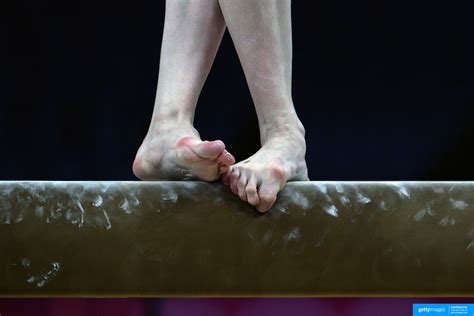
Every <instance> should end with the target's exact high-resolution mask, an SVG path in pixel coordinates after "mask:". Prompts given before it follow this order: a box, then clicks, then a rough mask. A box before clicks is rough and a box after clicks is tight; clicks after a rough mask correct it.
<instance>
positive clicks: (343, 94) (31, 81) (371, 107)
mask: <svg viewBox="0 0 474 316" xmlns="http://www.w3.org/2000/svg"><path fill="white" fill-rule="evenodd" d="M14 5H15V7H14V8H12V9H13V10H8V11H7V13H8V14H9V18H10V19H8V25H7V27H6V30H7V34H6V37H4V39H6V41H3V43H2V44H0V45H1V46H0V47H1V48H2V49H1V53H0V54H1V55H0V57H1V58H0V63H1V65H2V67H1V69H2V71H1V82H0V104H1V107H0V139H1V146H0V179H4V180H14V179H23V180H35V179H38V180H39V179H44V180H47V179H65V180H68V179H70V180H73V179H74V180H126V179H135V177H134V176H133V173H132V171H131V164H132V161H133V158H134V156H135V153H136V151H137V149H138V147H139V145H140V144H141V141H142V139H143V137H144V136H145V133H146V131H147V128H148V124H149V122H150V118H151V113H152V109H153V102H154V97H155V89H156V83H157V74H158V62H159V49H160V45H161V36H162V30H163V17H164V1H159V0H155V1H147V0H137V1H117V0H116V1H109V0H103V1H90V0H85V1H84V0H83V1H78V0H70V1H63V2H53V1H36V0H17V1H14ZM473 9H474V5H473V1H449V2H446V1H445V2H441V1H439V2H437V1H424V0H421V1H406V0H402V1H388V0H383V1H382V0H378V1H368V0H362V1H350V0H335V1H302V0H296V1H293V34H294V37H293V44H294V61H293V69H294V70H293V99H294V102H295V106H296V109H297V112H298V115H299V117H300V118H301V120H302V122H303V124H304V125H305V127H306V132H307V146H308V150H307V162H308V167H309V173H310V178H311V180H467V179H470V180H472V179H473V178H474V177H473V176H474V168H473V167H472V163H473V159H472V158H473V157H474V146H473V145H474V126H473V119H474V108H473V106H474V102H473V100H474V98H473V95H474V90H473V88H474V80H473V70H474V67H473V65H474V63H473V60H472V58H473V56H474V50H473V49H472V47H471V42H472V39H473V38H472V31H473V30H474V28H473V21H472V20H473V18H472V16H473V12H474V11H473ZM5 44H6V45H5ZM195 124H196V127H197V129H198V130H199V131H200V133H201V136H202V137H203V139H222V140H223V141H224V142H225V143H226V145H227V148H228V149H229V151H231V152H232V153H234V154H235V156H236V157H237V158H238V159H244V158H246V157H247V156H249V155H251V154H253V153H254V152H255V151H256V150H257V149H258V148H259V142H258V140H259V137H258V126H257V120H256V116H255V111H254V109H253V105H252V101H251V98H250V94H249V92H248V88H247V86H246V82H245V78H244V75H243V72H242V70H241V66H240V63H239V61H238V57H237V55H236V53H235V49H234V47H233V44H232V41H231V39H230V36H229V34H228V33H226V35H225V36H224V40H223V43H222V44H221V48H220V50H219V53H218V56H217V58H216V61H215V63H214V66H213V68H212V70H211V74H210V75H209V78H208V80H207V82H206V85H205V87H204V90H203V92H202V94H201V98H200V100H199V104H198V110H197V113H196V121H195Z"/></svg>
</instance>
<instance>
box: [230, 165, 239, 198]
mask: <svg viewBox="0 0 474 316" xmlns="http://www.w3.org/2000/svg"><path fill="white" fill-rule="evenodd" d="M239 176H240V173H239V171H238V170H236V169H234V170H232V173H231V174H230V190H231V191H232V193H234V194H238V193H239V191H238V189H237V180H238V179H239Z"/></svg>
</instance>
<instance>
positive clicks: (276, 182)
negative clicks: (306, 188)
mask: <svg viewBox="0 0 474 316" xmlns="http://www.w3.org/2000/svg"><path fill="white" fill-rule="evenodd" d="M305 153H306V144H305V140H304V128H303V127H302V125H301V126H300V127H297V128H296V127H295V128H294V129H291V130H290V131H286V132H275V133H273V134H272V135H271V136H270V137H267V138H266V140H265V141H264V142H263V146H262V148H261V149H260V150H259V151H257V152H256V153H255V154H254V155H252V156H251V157H249V158H248V159H245V160H244V161H241V162H239V163H237V164H235V165H233V166H231V167H230V169H229V171H228V172H227V173H225V174H224V175H222V181H223V182H224V184H226V185H229V184H230V188H231V190H232V192H233V193H234V194H236V195H238V196H239V197H240V198H241V199H242V200H244V201H248V203H250V204H251V205H254V206H256V208H257V210H258V211H260V212H266V211H268V209H270V207H272V205H273V204H274V203H275V201H276V198H277V194H278V192H280V191H281V190H282V189H283V188H284V186H285V184H286V182H287V181H308V180H309V178H308V169H307V167H306V161H305Z"/></svg>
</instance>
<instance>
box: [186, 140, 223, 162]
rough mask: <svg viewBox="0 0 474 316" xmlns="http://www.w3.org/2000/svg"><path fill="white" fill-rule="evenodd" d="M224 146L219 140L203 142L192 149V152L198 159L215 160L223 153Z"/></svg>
mask: <svg viewBox="0 0 474 316" xmlns="http://www.w3.org/2000/svg"><path fill="white" fill-rule="evenodd" d="M224 148H225V145H224V143H223V142H222V141H220V140H215V141H212V142H210V141H203V142H201V143H200V144H198V145H197V146H195V147H194V148H193V151H194V152H195V153H196V154H197V155H198V156H200V157H203V158H210V159H216V158H217V157H219V155H221V154H222V153H223V151H224Z"/></svg>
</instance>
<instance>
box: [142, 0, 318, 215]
mask: <svg viewBox="0 0 474 316" xmlns="http://www.w3.org/2000/svg"><path fill="white" fill-rule="evenodd" d="M226 27H227V28H228V29H229V33H230V35H231V37H232V40H233V42H234V45H235V47H236V50H237V53H238V56H239V59H240V62H241V64H242V67H243V69H244V73H245V77H246V80H247V84H248V86H249V89H250V92H251V95H252V99H253V101H254V104H255V109H256V112H257V117H258V122H259V129H260V141H261V145H262V147H261V148H260V150H258V151H257V152H256V153H255V154H254V155H252V156H251V157H249V158H247V159H245V160H243V161H240V162H238V163H236V161H235V159H234V157H233V156H232V155H231V154H230V153H229V152H228V151H227V150H226V149H225V145H224V143H223V142H222V141H220V140H214V141H203V140H201V138H200V137H199V133H198V131H197V130H196V129H195V128H194V127H193V120H194V111H195V109H196V104H197V99H198V97H199V94H200V92H201V89H202V87H203V85H204V81H205V79H206V77H207V75H208V73H209V71H210V68H211V65H212V63H213V61H214V58H215V56H216V53H217V49H218V47H219V45H220V42H221V39H222V36H223V34H224V31H225V29H226ZM291 61H292V37H291V1H290V0H238V1H237V0H167V1H166V14H165V27H164V32H163V42H162V47H161V57H160V68H159V69H160V70H159V75H158V87H157V92H156V99H155V107H154V110H153V116H152V121H151V124H150V128H149V130H148V133H147V135H146V137H145V139H144V141H143V143H142V145H141V146H140V148H139V150H138V153H137V155H136V157H135V160H134V162H133V172H134V174H135V175H136V176H137V177H138V178H140V179H142V180H187V179H197V180H203V181H215V180H218V179H221V180H222V182H223V183H224V184H225V185H229V186H230V189H231V191H232V192H233V193H234V194H236V195H238V196H239V197H240V199H242V200H243V201H247V202H248V203H250V204H251V205H254V206H255V207H256V209H257V210H258V211H260V212H266V211H268V210H269V209H270V208H271V206H272V205H273V204H274V203H275V201H276V198H277V195H278V192H280V191H281V190H282V189H283V188H284V186H285V184H286V183H287V182H288V181H308V180H309V178H308V171H307V167H306V161H305V153H306V143H305V130H304V127H303V124H302V123H301V122H300V120H299V119H298V116H297V115H296V111H295V108H294V105H293V100H292V96H291V72H292V70H291Z"/></svg>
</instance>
